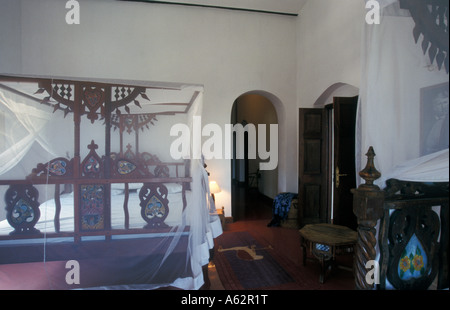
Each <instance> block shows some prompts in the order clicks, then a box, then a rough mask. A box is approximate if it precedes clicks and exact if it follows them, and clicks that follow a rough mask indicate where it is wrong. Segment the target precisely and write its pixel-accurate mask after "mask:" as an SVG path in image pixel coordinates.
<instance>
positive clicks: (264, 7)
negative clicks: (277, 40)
mask: <svg viewBox="0 0 450 310" xmlns="http://www.w3.org/2000/svg"><path fill="white" fill-rule="evenodd" d="M306 1H308V0H164V1H163V2H174V3H186V4H195V5H205V6H215V7H226V8H233V9H245V10H257V11H267V12H275V13H287V14H299V13H300V10H301V8H302V7H303V5H304V4H305V2H306Z"/></svg>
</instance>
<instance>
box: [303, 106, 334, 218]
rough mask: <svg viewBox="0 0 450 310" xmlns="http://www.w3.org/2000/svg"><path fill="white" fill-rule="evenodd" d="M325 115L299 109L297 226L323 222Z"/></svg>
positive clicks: (324, 214)
mask: <svg viewBox="0 0 450 310" xmlns="http://www.w3.org/2000/svg"><path fill="white" fill-rule="evenodd" d="M327 127H328V122H327V112H326V110H325V109H299V156H298V158H299V165H298V167H299V173H298V178H299V179H298V201H299V222H300V223H299V224H300V226H303V225H305V224H311V223H326V222H327V221H328V219H329V214H328V205H327V192H328V190H327V154H328V148H327Z"/></svg>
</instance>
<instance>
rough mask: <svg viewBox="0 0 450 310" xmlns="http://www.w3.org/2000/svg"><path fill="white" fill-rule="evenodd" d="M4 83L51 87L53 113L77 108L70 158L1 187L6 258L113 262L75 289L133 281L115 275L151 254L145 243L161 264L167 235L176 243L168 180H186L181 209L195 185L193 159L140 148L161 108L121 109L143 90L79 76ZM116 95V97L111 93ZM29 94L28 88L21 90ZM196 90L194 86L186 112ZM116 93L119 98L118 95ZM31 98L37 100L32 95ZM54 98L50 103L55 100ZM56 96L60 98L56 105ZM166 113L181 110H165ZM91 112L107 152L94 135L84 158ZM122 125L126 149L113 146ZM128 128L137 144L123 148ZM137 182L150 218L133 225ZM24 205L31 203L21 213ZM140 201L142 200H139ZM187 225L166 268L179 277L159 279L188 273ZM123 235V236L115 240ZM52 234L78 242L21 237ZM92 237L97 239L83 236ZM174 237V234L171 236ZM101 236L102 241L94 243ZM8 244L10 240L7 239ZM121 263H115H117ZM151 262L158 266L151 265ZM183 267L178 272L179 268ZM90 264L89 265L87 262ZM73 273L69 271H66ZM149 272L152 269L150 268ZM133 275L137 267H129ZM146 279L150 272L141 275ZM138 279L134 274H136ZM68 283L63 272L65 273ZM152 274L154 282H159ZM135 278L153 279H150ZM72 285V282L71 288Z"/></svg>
mask: <svg viewBox="0 0 450 310" xmlns="http://www.w3.org/2000/svg"><path fill="white" fill-rule="evenodd" d="M1 78H2V80H6V81H30V82H38V85H39V88H38V89H37V90H36V91H37V93H45V92H46V93H48V95H49V96H48V97H46V98H45V99H44V100H42V101H41V102H40V103H41V104H44V105H50V106H53V109H54V111H56V110H62V111H64V116H66V115H68V114H69V113H72V114H73V121H74V129H75V130H74V135H75V137H74V153H73V154H74V156H73V158H72V159H67V158H64V157H58V158H54V159H52V160H50V161H49V162H47V163H39V164H37V166H36V168H35V169H33V170H32V172H31V173H30V174H29V175H28V177H27V178H26V179H23V180H0V186H8V190H7V191H6V194H5V197H4V198H5V203H6V210H7V220H8V222H9V224H10V225H11V226H12V228H14V231H13V232H11V233H10V234H9V235H0V242H1V241H10V242H11V243H10V245H2V246H1V247H0V264H19V263H32V262H42V261H43V257H44V253H43V251H45V260H46V261H47V262H51V261H68V260H80V261H83V260H84V259H86V260H91V259H104V260H105V261H108V260H109V259H110V260H114V264H113V263H111V264H105V265H108V267H105V268H103V269H102V268H100V269H97V270H96V268H89V272H90V274H89V275H87V276H86V277H84V279H90V280H91V281H89V280H85V281H84V283H82V285H81V286H77V287H92V286H107V285H122V284H129V283H127V282H126V281H127V276H126V275H123V276H122V278H121V279H120V280H119V279H117V278H115V277H114V275H115V274H117V273H121V274H125V273H127V271H126V270H125V271H124V270H121V269H120V268H121V266H120V265H121V263H122V262H127V261H128V260H129V259H130V257H131V256H145V255H146V253H144V250H143V249H145V248H146V247H149V248H152V249H153V248H158V247H160V249H159V251H157V255H154V257H148V260H149V262H148V264H147V266H154V268H159V267H158V266H159V262H160V260H161V257H162V256H163V254H164V253H165V251H166V249H167V248H168V247H169V246H170V242H165V243H164V244H162V245H161V240H162V239H164V238H166V240H169V241H170V238H171V237H170V236H171V233H172V232H173V230H172V228H171V227H168V226H167V225H166V224H165V223H164V220H165V218H166V217H167V215H168V213H169V212H170V201H168V198H167V197H168V189H167V187H166V185H165V184H167V183H175V184H179V185H181V186H182V204H183V210H184V208H185V207H186V191H187V190H189V189H190V182H192V178H191V177H190V175H189V161H184V162H161V161H160V160H159V159H158V158H157V157H156V156H155V155H152V154H150V153H148V152H141V151H140V149H139V139H138V138H139V132H140V131H141V130H142V129H144V128H145V127H147V128H148V126H149V124H150V123H152V122H153V121H154V120H155V117H156V116H157V115H158V113H156V114H125V113H121V112H120V110H119V108H122V109H125V111H127V112H128V111H129V108H128V106H127V105H128V104H135V105H139V100H143V99H144V100H147V99H148V98H147V97H146V94H145V88H143V87H138V86H130V85H121V84H118V85H114V84H108V83H98V82H90V81H77V80H65V79H64V80H63V79H61V80H59V79H45V78H19V77H1ZM113 94H115V96H114V95H113ZM22 95H23V94H22ZM197 96H198V92H197V91H196V92H195V93H194V95H193V97H192V99H191V101H190V103H189V104H186V109H185V111H184V113H186V112H187V111H188V110H189V108H190V106H191V105H192V103H193V102H194V101H195V99H196V97H197ZM112 97H114V98H112ZM31 99H32V98H31ZM50 99H52V100H51V102H52V103H50ZM55 102H56V103H55ZM160 114H175V113H171V112H169V113H168V112H165V113H160ZM83 115H85V116H86V117H87V118H88V119H89V120H91V122H92V123H94V122H95V121H97V120H99V119H102V120H104V126H105V151H104V155H103V156H100V155H99V154H98V153H97V149H98V145H97V144H96V143H95V141H93V140H92V141H91V143H90V144H89V145H87V148H88V149H89V153H88V155H87V156H85V157H84V158H81V157H80V149H81V147H82V146H81V145H80V140H81V139H80V124H81V117H82V116H83ZM112 129H119V133H120V150H118V151H117V152H112V151H111V130H112ZM124 131H128V132H133V131H134V133H135V137H136V139H135V146H134V148H132V147H131V145H127V146H124V145H123V140H122V135H123V132H124ZM130 183H139V184H142V187H141V188H140V190H139V201H140V208H141V216H142V218H143V219H144V220H145V222H146V223H147V224H146V225H145V227H141V228H130V227H129V215H128V213H129V206H128V197H129V192H130V190H129V184H130ZM42 184H44V185H45V184H52V185H53V184H54V185H55V191H54V200H55V206H56V212H55V218H54V227H55V231H54V232H45V236H44V233H42V232H40V231H39V230H37V229H36V228H35V225H36V223H37V221H38V220H39V217H40V209H39V206H40V203H42V201H40V200H39V190H38V189H37V188H36V186H37V185H42ZM117 184H122V188H124V201H123V212H124V226H123V227H124V228H123V229H113V228H112V227H111V218H110V217H111V212H110V205H111V201H110V199H111V186H113V185H117ZM67 185H70V186H71V187H72V189H73V206H74V222H73V225H74V230H73V232H67V231H60V229H59V227H60V218H59V214H60V211H61V202H60V197H61V191H62V188H61V187H67ZM19 205H20V207H24V208H25V209H23V210H21V211H20V212H18V211H19V209H18V208H19ZM134 207H136V206H134ZM189 228H190V227H189V226H185V229H184V231H185V233H183V234H181V237H180V241H179V242H178V243H177V245H176V247H175V249H174V250H173V252H172V254H171V258H170V259H169V260H168V261H167V264H166V265H165V266H162V267H160V268H166V269H168V270H169V269H170V273H171V274H172V275H173V276H172V277H170V278H168V279H153V280H154V281H156V282H157V281H160V280H161V281H164V283H170V281H173V280H175V279H176V278H178V277H186V276H190V275H189V274H186V269H185V266H187V265H189V256H188V255H186V253H187V244H188V233H187V232H188V231H189ZM142 235H149V236H150V235H152V237H150V238H142V237H140V238H134V236H142ZM117 236H122V237H123V236H125V238H123V239H116V238H115V237H117ZM44 237H45V239H46V240H51V239H56V238H73V242H70V243H65V242H62V243H60V242H49V243H47V244H46V246H45V249H44V248H43V247H42V246H41V245H40V244H34V243H33V242H31V243H19V244H15V243H14V242H15V241H24V240H42V239H43V238H44ZM89 238H91V239H92V241H89V242H85V241H83V240H85V239H89ZM167 238H168V239H167ZM96 239H101V240H99V241H96ZM7 244H8V243H7ZM116 268H117V269H116ZM150 268H153V267H150ZM177 268H179V269H180V273H178V274H177V273H176V272H174V270H176V269H177ZM86 269H88V268H86ZM65 272H67V270H65ZM149 272H150V273H151V270H150V271H149ZM203 272H204V280H205V285H206V286H207V285H208V284H209V280H208V276H207V267H206V266H203ZM131 273H133V272H131ZM142 278H145V277H142ZM135 279H136V277H135ZM61 280H62V281H63V280H64V276H62V279H61ZM153 280H152V281H153ZM131 284H147V282H146V279H142V283H141V282H133V283H131ZM69 288H74V287H73V286H72V287H69Z"/></svg>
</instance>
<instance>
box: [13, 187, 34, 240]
mask: <svg viewBox="0 0 450 310" xmlns="http://www.w3.org/2000/svg"><path fill="white" fill-rule="evenodd" d="M38 198H39V192H38V190H37V189H36V188H35V187H34V186H33V185H29V184H20V185H19V184H18V185H11V186H10V187H9V188H8V190H7V191H6V193H5V202H6V211H7V214H6V219H7V220H8V223H9V225H11V226H12V227H13V228H14V231H13V232H12V233H11V234H30V233H39V230H37V229H36V228H34V226H35V225H36V223H37V221H38V220H39V218H40V215H41V212H40V210H39V205H40V204H39V202H38Z"/></svg>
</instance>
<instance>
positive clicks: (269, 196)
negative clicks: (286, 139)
mask: <svg viewBox="0 0 450 310" xmlns="http://www.w3.org/2000/svg"><path fill="white" fill-rule="evenodd" d="M278 114H279V113H278V111H277V107H276V104H274V103H273V102H272V100H271V99H270V94H269V95H268V93H266V92H261V91H252V92H247V93H244V94H242V95H240V96H239V97H238V98H237V99H236V100H235V101H234V103H233V107H232V111H231V122H230V123H231V124H232V125H233V126H234V125H236V124H241V125H242V126H244V127H245V126H246V125H247V124H248V125H249V126H254V128H255V130H256V136H257V137H258V136H259V134H260V133H258V125H265V127H262V128H265V129H266V150H270V148H272V147H273V146H272V145H271V143H274V142H276V143H277V148H278V149H279V147H278V139H277V141H270V139H269V138H270V133H269V131H270V124H276V125H278V122H279V117H278ZM248 137H249V136H248V134H247V132H245V139H244V154H245V156H244V158H237V157H236V150H239V144H237V142H236V140H237V139H236V133H235V134H234V137H233V150H234V154H233V158H232V159H231V180H232V186H231V187H232V191H231V203H232V213H233V218H234V220H242V219H255V218H264V217H267V216H268V215H269V214H270V212H271V209H270V207H271V203H272V200H273V198H274V197H275V196H276V194H277V192H278V166H277V167H276V168H275V169H273V170H261V169H260V163H261V162H267V160H262V159H261V158H260V157H259V154H258V153H257V154H256V157H253V158H252V156H251V154H250V156H249V155H248V150H249V149H250V150H251V149H256V150H257V149H258V145H257V140H258V139H252V136H250V138H248ZM238 141H239V140H238ZM277 156H278V154H277ZM277 158H278V157H277ZM256 201H257V202H258V203H255V202H256ZM257 205H259V206H260V207H258V206H257ZM255 208H257V209H255ZM268 208H269V209H268Z"/></svg>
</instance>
